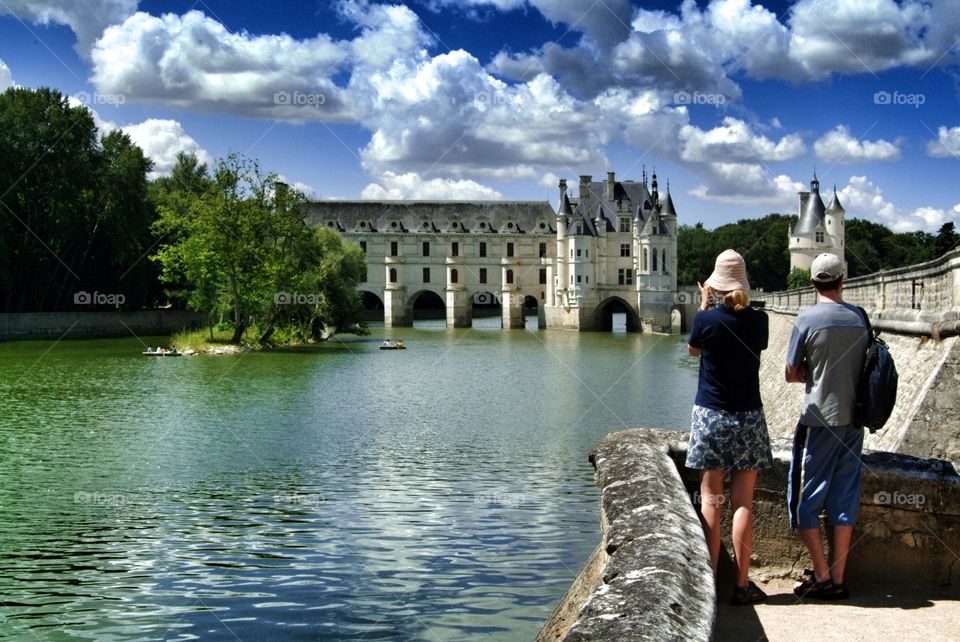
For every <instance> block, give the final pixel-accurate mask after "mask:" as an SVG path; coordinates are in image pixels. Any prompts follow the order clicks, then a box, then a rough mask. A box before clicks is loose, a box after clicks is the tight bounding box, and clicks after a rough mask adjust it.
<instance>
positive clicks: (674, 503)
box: [537, 430, 716, 642]
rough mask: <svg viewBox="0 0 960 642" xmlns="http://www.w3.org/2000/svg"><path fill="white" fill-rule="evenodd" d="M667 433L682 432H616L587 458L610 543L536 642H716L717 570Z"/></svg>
mask: <svg viewBox="0 0 960 642" xmlns="http://www.w3.org/2000/svg"><path fill="white" fill-rule="evenodd" d="M662 434H667V435H670V434H676V433H674V432H673V431H663V432H662V433H658V432H656V431H639V430H637V431H627V432H623V433H615V434H612V435H610V436H608V437H607V438H605V439H604V440H603V441H601V442H600V444H598V445H597V447H596V448H595V449H594V450H593V452H591V453H590V461H591V462H593V465H594V468H595V470H596V480H597V485H598V486H599V487H600V489H601V496H602V499H601V528H602V531H603V541H602V544H601V547H600V548H599V549H598V550H597V552H596V553H595V554H594V555H593V557H592V558H591V560H590V562H588V563H587V565H586V567H585V568H584V570H583V571H582V572H581V574H580V576H579V577H578V578H577V580H576V581H575V582H574V585H573V587H572V588H571V590H570V591H569V592H568V593H567V596H566V597H565V598H564V599H563V600H562V601H561V603H560V605H559V606H558V607H557V609H556V611H555V612H554V615H553V617H551V619H550V620H549V621H548V622H547V624H546V625H545V626H544V628H543V630H542V631H541V632H540V635H539V636H538V638H537V640H538V642H547V641H548V640H549V641H552V640H563V641H565V642H573V641H585V640H591V641H604V640H609V641H611V642H613V641H620V640H704V641H706V640H709V639H710V636H711V632H712V630H713V622H714V618H715V610H716V604H715V600H716V597H715V595H714V581H713V571H712V570H711V568H710V561H709V554H708V552H707V547H706V543H705V542H704V540H703V531H702V530H701V527H700V521H699V519H698V517H697V515H696V513H695V511H694V510H693V506H692V504H691V503H690V498H689V496H688V495H687V492H686V491H685V490H684V487H683V484H682V483H681V480H680V475H679V473H678V472H677V468H676V466H675V465H674V463H673V461H671V459H670V456H669V453H668V442H667V441H666V440H664V439H663V438H662Z"/></svg>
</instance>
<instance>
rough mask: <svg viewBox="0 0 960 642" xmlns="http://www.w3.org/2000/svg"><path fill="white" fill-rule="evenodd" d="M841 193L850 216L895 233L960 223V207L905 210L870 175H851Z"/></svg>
mask: <svg viewBox="0 0 960 642" xmlns="http://www.w3.org/2000/svg"><path fill="white" fill-rule="evenodd" d="M839 194H840V199H841V202H842V203H843V206H844V208H845V209H846V211H847V216H854V217H857V218H865V219H868V220H872V221H876V222H878V223H883V224H884V225H886V226H887V227H889V228H890V229H891V230H893V231H894V232H914V231H916V230H924V231H927V232H936V231H937V230H938V229H939V228H940V226H941V225H943V224H944V223H946V222H948V221H958V220H960V204H957V205H955V206H954V207H953V209H952V210H943V209H940V208H937V207H929V206H924V207H918V208H916V209H914V210H912V211H906V210H903V209H901V208H899V207H897V206H896V205H894V204H893V203H891V202H890V201H888V200H887V199H886V197H885V196H884V195H883V191H882V190H881V189H880V187H878V186H877V185H875V184H874V183H873V182H872V181H870V180H869V179H868V178H867V177H866V176H851V177H850V180H849V182H848V184H847V186H846V187H844V188H843V189H842V190H840V192H839Z"/></svg>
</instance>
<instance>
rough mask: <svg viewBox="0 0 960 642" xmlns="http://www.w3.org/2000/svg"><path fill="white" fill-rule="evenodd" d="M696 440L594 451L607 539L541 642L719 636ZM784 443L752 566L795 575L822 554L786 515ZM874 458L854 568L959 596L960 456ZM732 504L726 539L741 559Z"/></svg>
mask: <svg viewBox="0 0 960 642" xmlns="http://www.w3.org/2000/svg"><path fill="white" fill-rule="evenodd" d="M688 439H689V436H688V433H686V432H681V431H677V430H654V429H637V430H627V431H623V432H618V433H612V434H610V435H608V436H607V437H606V438H604V439H603V440H602V441H601V442H600V444H599V445H598V446H597V447H596V448H595V449H594V451H593V452H592V453H591V454H590V460H591V461H592V462H593V464H594V467H595V470H596V480H597V485H598V486H600V488H601V491H602V510H601V530H602V533H603V538H602V543H601V545H600V547H599V548H598V549H597V551H596V552H595V553H594V555H593V556H592V557H591V559H590V561H589V562H588V563H587V565H586V566H585V567H584V569H583V571H581V573H580V575H579V576H578V577H577V579H576V581H575V582H574V584H573V586H572V587H571V589H570V591H569V592H568V593H567V595H566V596H565V597H564V599H563V600H562V601H561V603H560V605H559V606H558V607H557V609H556V610H555V611H554V614H553V616H552V617H551V618H550V620H549V621H548V622H547V624H546V625H545V626H544V627H543V629H542V630H541V632H540V635H539V636H538V638H537V640H538V642H547V641H553V640H564V641H572V640H578V641H581V640H583V641H585V640H592V641H607V640H609V641H614V640H617V641H619V640H681V639H682V640H704V641H706V640H709V639H710V638H711V635H712V629H713V622H714V620H715V608H716V607H715V600H716V594H715V587H714V579H713V573H712V571H711V569H710V564H709V558H708V553H707V549H706V544H705V543H704V539H703V531H702V530H701V526H700V522H699V519H698V517H697V515H696V512H695V510H694V508H693V507H694V503H695V498H696V496H697V490H698V484H699V480H698V473H697V471H694V470H688V469H687V468H686V467H685V466H684V465H683V464H684V461H685V459H686V448H687V440H688ZM773 447H774V455H775V456H774V466H773V467H772V468H771V469H769V470H765V471H763V472H761V474H760V476H759V478H758V480H757V487H756V493H755V500H754V512H753V524H754V547H753V558H752V563H751V566H752V569H753V570H752V571H751V574H752V575H754V576H755V577H793V576H796V575H799V574H800V572H802V570H803V569H804V568H810V567H811V563H810V560H809V557H808V555H807V553H806V549H805V547H804V546H803V545H802V543H801V542H800V539H799V537H797V536H796V535H795V534H793V533H792V532H791V530H790V527H789V520H788V518H787V513H786V489H787V474H788V471H789V462H790V452H789V448H790V442H789V440H786V439H779V440H774V443H773ZM863 463H864V475H863V487H862V492H861V510H860V517H859V522H858V525H857V527H856V530H855V532H854V536H853V542H854V543H853V545H852V547H851V553H850V558H849V562H848V566H847V568H848V576H849V577H851V578H853V577H856V578H857V581H858V582H864V583H871V582H897V583H909V584H910V585H912V586H937V587H942V588H946V589H947V590H948V592H949V593H950V594H951V595H953V594H956V595H957V597H960V560H958V558H957V551H960V475H958V473H957V469H956V467H955V465H954V464H953V463H951V462H947V461H941V460H934V459H920V458H916V457H910V456H905V455H897V454H891V453H882V452H866V453H864V457H863ZM681 480H682V481H681ZM727 499H728V498H727ZM725 505H729V501H726V502H725ZM726 513H727V514H726V515H725V517H724V520H725V523H724V526H723V532H724V545H725V547H726V550H727V554H728V555H730V556H731V557H732V546H731V543H730V522H729V520H730V515H729V511H726Z"/></svg>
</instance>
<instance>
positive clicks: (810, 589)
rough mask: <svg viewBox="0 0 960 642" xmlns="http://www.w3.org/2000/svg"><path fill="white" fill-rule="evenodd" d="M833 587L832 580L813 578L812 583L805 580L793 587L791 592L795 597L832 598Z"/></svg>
mask: <svg viewBox="0 0 960 642" xmlns="http://www.w3.org/2000/svg"><path fill="white" fill-rule="evenodd" d="M834 588H835V587H834V584H833V580H823V581H822V582H818V581H816V580H813V583H812V584H811V583H809V580H807V581H804V582H801V583H800V584H799V585H798V586H797V587H795V588H794V589H793V594H794V595H796V596H797V597H801V598H810V599H814V600H833V599H836V598H834V597H833V596H834Z"/></svg>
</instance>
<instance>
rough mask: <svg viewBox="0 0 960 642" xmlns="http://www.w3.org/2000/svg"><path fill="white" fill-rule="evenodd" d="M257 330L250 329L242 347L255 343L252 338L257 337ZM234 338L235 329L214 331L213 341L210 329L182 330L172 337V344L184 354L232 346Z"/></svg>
mask: <svg viewBox="0 0 960 642" xmlns="http://www.w3.org/2000/svg"><path fill="white" fill-rule="evenodd" d="M257 336H259V334H258V333H257V328H256V327H253V328H249V329H248V330H247V332H246V333H245V334H244V335H243V339H242V340H241V345H249V344H251V343H253V340H252V339H251V337H257ZM231 338H233V328H224V329H222V330H217V329H214V331H213V339H211V338H210V328H200V329H199V330H182V331H180V332H175V333H173V334H172V335H170V344H171V345H175V346H177V350H180V351H181V352H183V351H184V350H187V349H192V350H196V351H197V352H203V351H205V350H211V349H213V348H223V347H226V346H229V345H231V344H230V339H231Z"/></svg>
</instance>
